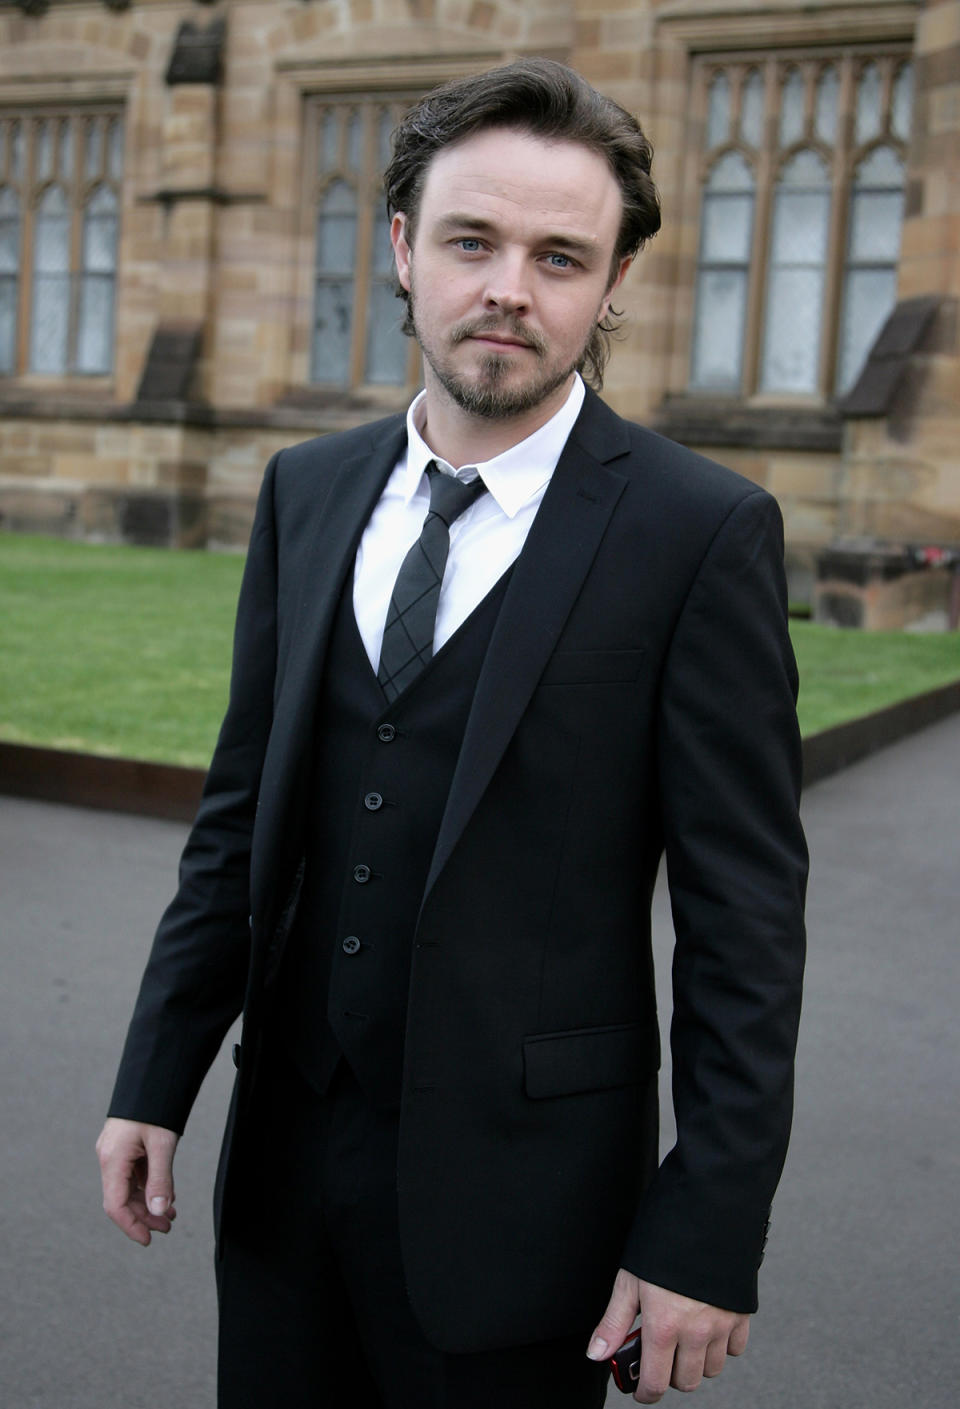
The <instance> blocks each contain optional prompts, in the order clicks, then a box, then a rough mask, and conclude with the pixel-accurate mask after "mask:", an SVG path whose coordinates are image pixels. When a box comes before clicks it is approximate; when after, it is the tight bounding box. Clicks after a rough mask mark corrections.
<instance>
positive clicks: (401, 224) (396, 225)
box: [390, 211, 413, 293]
mask: <svg viewBox="0 0 960 1409" xmlns="http://www.w3.org/2000/svg"><path fill="white" fill-rule="evenodd" d="M390 243H391V244H392V245H393V258H394V262H395V263H396V266H397V278H398V279H399V280H400V287H401V288H403V289H406V291H407V293H409V292H410V260H411V258H412V256H413V251H412V249H411V247H410V242H409V240H408V239H407V217H406V216H405V215H404V214H403V212H402V211H398V212H397V214H396V215H395V216H394V217H393V219H392V220H391V222H390Z"/></svg>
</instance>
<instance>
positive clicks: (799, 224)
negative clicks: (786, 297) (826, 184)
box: [771, 190, 830, 264]
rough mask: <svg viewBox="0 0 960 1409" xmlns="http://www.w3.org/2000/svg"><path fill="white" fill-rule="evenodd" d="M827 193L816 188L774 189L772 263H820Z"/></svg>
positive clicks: (827, 213) (824, 244) (827, 210)
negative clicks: (810, 189) (796, 189)
mask: <svg viewBox="0 0 960 1409" xmlns="http://www.w3.org/2000/svg"><path fill="white" fill-rule="evenodd" d="M829 216H830V196H829V194H828V193H826V192H819V191H787V190H781V191H778V193H777V198H776V205H775V207H774V217H773V239H772V241H771V252H772V257H773V261H774V263H775V264H820V263H822V262H823V260H824V258H825V256H826V253H827V224H828V220H829Z"/></svg>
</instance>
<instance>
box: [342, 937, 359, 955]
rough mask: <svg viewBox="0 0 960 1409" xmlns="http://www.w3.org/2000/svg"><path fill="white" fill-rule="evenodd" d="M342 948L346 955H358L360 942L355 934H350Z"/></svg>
mask: <svg viewBox="0 0 960 1409" xmlns="http://www.w3.org/2000/svg"><path fill="white" fill-rule="evenodd" d="M340 948H341V949H342V950H343V952H344V954H356V953H357V952H358V951H359V949H360V941H359V939H357V936H356V935H355V934H348V935H347V937H346V939H345V940H344V941H343V943H342V944H341V945H340Z"/></svg>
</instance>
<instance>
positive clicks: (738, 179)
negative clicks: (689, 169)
mask: <svg viewBox="0 0 960 1409" xmlns="http://www.w3.org/2000/svg"><path fill="white" fill-rule="evenodd" d="M707 190H708V191H711V192H713V191H752V190H753V173H752V172H751V170H750V166H749V164H748V162H747V160H746V158H745V157H742V156H741V155H740V153H739V152H727V153H726V155H725V156H722V157H721V158H720V160H719V161H716V162H714V164H713V166H712V167H711V168H710V175H709V177H708V178H707Z"/></svg>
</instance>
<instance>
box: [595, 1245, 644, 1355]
mask: <svg viewBox="0 0 960 1409" xmlns="http://www.w3.org/2000/svg"><path fill="white" fill-rule="evenodd" d="M639 1309H640V1279H639V1277H634V1275H633V1273H632V1272H627V1271H626V1270H625V1268H623V1267H621V1268H620V1271H619V1272H618V1273H617V1279H616V1281H615V1282H614V1284H613V1295H612V1296H611V1298H610V1300H609V1302H608V1303H607V1309H606V1311H605V1312H604V1313H603V1316H602V1317H601V1318H600V1321H599V1324H598V1325H597V1328H596V1330H595V1331H594V1333H593V1335H592V1336H591V1337H590V1344H589V1346H588V1347H587V1355H588V1356H589V1357H590V1359H591V1360H607V1359H608V1358H609V1357H610V1356H611V1355H613V1353H614V1351H616V1350H617V1349H618V1348H619V1347H620V1346H621V1345H622V1344H623V1342H624V1341H625V1340H626V1338H627V1336H628V1335H629V1334H630V1330H631V1328H632V1326H633V1323H634V1321H635V1320H636V1319H637V1312H638V1311H639Z"/></svg>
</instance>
